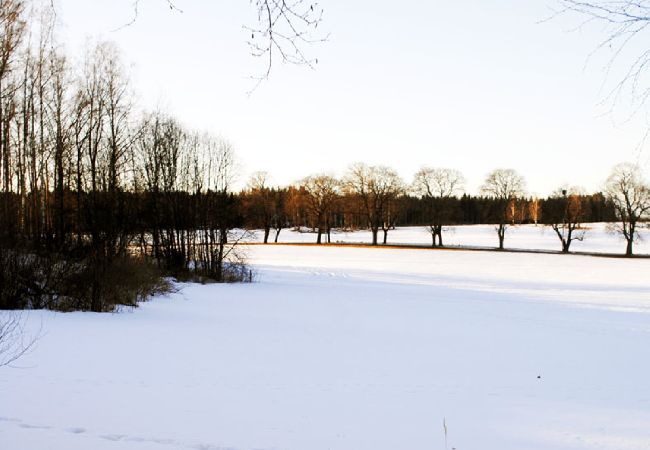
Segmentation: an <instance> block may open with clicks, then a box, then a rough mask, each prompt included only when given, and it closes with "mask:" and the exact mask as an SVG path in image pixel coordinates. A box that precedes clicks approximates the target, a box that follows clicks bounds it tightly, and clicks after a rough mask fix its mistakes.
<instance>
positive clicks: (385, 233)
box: [384, 228, 388, 245]
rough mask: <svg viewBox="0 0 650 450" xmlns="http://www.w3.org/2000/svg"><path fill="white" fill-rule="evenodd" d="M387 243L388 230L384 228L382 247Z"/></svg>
mask: <svg viewBox="0 0 650 450" xmlns="http://www.w3.org/2000/svg"><path fill="white" fill-rule="evenodd" d="M387 241H388V228H384V245H386V242H387Z"/></svg>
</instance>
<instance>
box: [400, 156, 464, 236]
mask: <svg viewBox="0 0 650 450" xmlns="http://www.w3.org/2000/svg"><path fill="white" fill-rule="evenodd" d="M464 185H465V178H464V177H463V175H462V174H461V173H460V172H459V171H457V170H454V169H445V168H431V167H423V168H421V169H420V170H419V171H418V172H417V173H416V174H415V177H414V179H413V185H412V189H413V191H414V192H415V193H416V194H417V195H419V196H420V197H421V198H422V199H423V200H425V202H426V204H427V219H428V222H429V225H428V228H429V232H430V233H431V239H432V241H433V242H432V245H433V246H434V247H435V246H436V245H439V246H440V247H442V245H443V244H442V228H443V226H444V225H446V224H448V223H449V220H450V219H451V212H452V211H451V210H452V208H451V200H452V198H453V197H454V196H456V195H457V194H459V193H461V192H462V190H463V188H464ZM436 239H437V242H436Z"/></svg>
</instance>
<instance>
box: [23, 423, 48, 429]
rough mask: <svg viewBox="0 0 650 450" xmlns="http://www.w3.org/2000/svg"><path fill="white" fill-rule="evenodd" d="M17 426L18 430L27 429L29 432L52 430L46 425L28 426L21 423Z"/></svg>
mask: <svg viewBox="0 0 650 450" xmlns="http://www.w3.org/2000/svg"><path fill="white" fill-rule="evenodd" d="M18 426H19V427H20V428H27V429H31V430H49V429H50V428H52V427H50V426H47V425H30V424H28V423H21V424H20V425H18Z"/></svg>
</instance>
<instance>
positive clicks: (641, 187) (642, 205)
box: [605, 163, 650, 256]
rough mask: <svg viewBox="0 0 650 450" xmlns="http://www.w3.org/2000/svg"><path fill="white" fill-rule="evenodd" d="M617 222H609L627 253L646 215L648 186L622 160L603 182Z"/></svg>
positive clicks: (637, 170)
mask: <svg viewBox="0 0 650 450" xmlns="http://www.w3.org/2000/svg"><path fill="white" fill-rule="evenodd" d="M605 192H606V194H607V196H608V197H609V198H610V199H611V201H612V203H613V205H614V210H615V211H616V215H617V218H618V222H616V224H615V225H613V227H614V229H615V230H616V231H617V232H618V233H620V234H621V235H622V236H623V237H624V238H625V241H626V243H627V245H626V249H625V254H626V255H628V256H631V255H632V253H633V247H634V242H635V241H636V240H637V239H638V226H639V223H640V222H641V221H642V220H648V215H649V214H650V185H649V184H648V182H647V181H646V180H645V179H644V178H643V175H642V173H641V169H640V168H639V166H637V165H635V164H629V163H622V164H619V165H617V166H616V167H614V169H613V170H612V173H611V174H610V176H609V177H608V178H607V181H606V183H605Z"/></svg>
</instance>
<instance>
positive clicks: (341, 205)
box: [239, 163, 650, 255]
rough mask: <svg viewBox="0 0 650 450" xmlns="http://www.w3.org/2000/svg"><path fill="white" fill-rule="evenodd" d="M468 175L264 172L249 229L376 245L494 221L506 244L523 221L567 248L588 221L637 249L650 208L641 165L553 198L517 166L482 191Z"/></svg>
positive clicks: (250, 196) (378, 169)
mask: <svg viewBox="0 0 650 450" xmlns="http://www.w3.org/2000/svg"><path fill="white" fill-rule="evenodd" d="M464 187H465V179H464V177H463V175H462V174H461V173H460V172H459V171H457V170H454V169H446V168H430V167H423V168H422V169H420V170H419V171H418V172H417V173H416V174H415V176H414V178H413V181H412V182H411V183H410V184H407V183H406V182H404V181H403V180H402V179H401V178H400V177H399V175H398V174H397V172H396V171H394V170H393V169H391V168H389V167H385V166H369V165H366V164H363V163H357V164H354V165H352V166H351V167H350V168H349V169H348V171H347V172H346V174H345V175H344V176H343V177H342V178H341V179H337V178H335V177H333V176H331V175H327V174H315V175H310V176H308V177H305V178H304V179H302V180H300V181H299V182H298V183H296V184H295V185H293V186H289V187H272V186H270V185H269V175H268V174H267V173H266V172H257V173H255V174H253V175H252V177H251V179H250V181H249V183H248V186H247V188H246V189H245V190H244V191H242V192H241V193H240V194H239V196H240V198H241V201H242V206H243V210H242V215H243V216H244V218H245V222H246V224H247V226H248V227H251V228H260V229H262V230H264V237H263V239H264V243H267V242H268V241H269V237H270V233H271V230H274V231H275V241H276V242H277V240H278V236H279V234H280V232H281V230H282V229H283V228H286V227H308V228H311V229H313V230H315V232H316V242H317V243H319V244H320V243H322V242H323V238H322V237H323V236H325V237H326V240H327V242H330V232H331V229H332V228H347V229H358V228H367V229H369V230H370V231H371V233H372V244H373V245H377V244H378V243H379V232H380V231H382V233H383V243H384V244H385V243H386V242H387V236H388V232H389V231H390V230H391V229H393V228H394V227H395V225H396V224H400V225H403V226H406V225H424V226H426V227H427V228H428V230H429V231H430V233H431V239H432V245H433V246H434V247H437V246H442V245H443V230H444V228H445V226H449V225H455V224H478V223H494V224H496V227H495V228H496V232H497V237H498V243H499V248H500V249H503V248H504V241H505V235H506V229H507V228H508V226H510V225H513V224H517V223H535V224H538V223H540V224H544V225H548V226H550V227H551V228H552V229H553V230H554V232H555V233H556V234H557V236H558V238H559V240H560V242H561V248H562V251H563V252H569V249H570V246H571V243H572V242H573V241H575V240H582V239H583V238H584V227H583V226H582V224H583V223H587V222H612V223H614V222H616V223H617V224H618V225H616V226H615V229H616V231H618V232H619V233H620V234H621V235H622V236H623V237H624V238H625V240H626V254H627V255H632V253H633V245H634V242H635V241H636V240H637V239H638V227H639V226H640V224H642V223H643V222H644V221H646V220H647V219H648V218H649V217H648V216H649V214H650V188H649V186H648V183H647V182H646V181H644V179H643V177H642V173H641V171H640V169H639V167H638V166H635V165H633V164H620V165H618V166H616V167H615V168H614V169H613V171H612V173H611V175H610V177H609V178H608V179H607V182H606V183H605V186H604V189H603V193H596V194H586V193H585V191H584V189H582V188H579V187H567V186H561V187H559V188H558V189H557V190H556V191H554V192H553V194H551V195H550V196H549V197H548V198H544V199H539V198H530V197H526V193H525V182H524V179H523V177H522V176H521V175H519V174H518V173H517V172H516V171H514V170H512V169H497V170H494V171H492V172H490V173H489V174H488V176H487V177H486V179H485V181H484V183H483V185H482V187H481V195H480V196H478V197H475V196H470V195H468V194H466V193H464Z"/></svg>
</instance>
